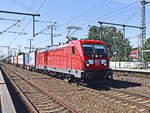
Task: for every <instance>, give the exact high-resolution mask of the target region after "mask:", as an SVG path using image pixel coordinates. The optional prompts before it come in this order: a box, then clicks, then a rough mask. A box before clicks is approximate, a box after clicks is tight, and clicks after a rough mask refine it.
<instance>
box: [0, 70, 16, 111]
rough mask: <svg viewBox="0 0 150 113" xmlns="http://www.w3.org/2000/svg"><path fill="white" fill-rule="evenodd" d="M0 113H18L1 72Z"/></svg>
mask: <svg viewBox="0 0 150 113" xmlns="http://www.w3.org/2000/svg"><path fill="white" fill-rule="evenodd" d="M0 113H16V110H15V107H14V104H13V102H12V99H11V96H10V94H9V91H8V89H7V86H6V84H5V80H4V78H3V75H2V72H1V70H0Z"/></svg>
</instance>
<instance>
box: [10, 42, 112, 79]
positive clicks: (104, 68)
mask: <svg viewBox="0 0 150 113" xmlns="http://www.w3.org/2000/svg"><path fill="white" fill-rule="evenodd" d="M11 63H12V64H14V65H16V66H17V67H21V68H25V69H28V70H34V71H37V72H42V73H47V74H49V75H51V76H55V77H59V78H65V79H68V80H84V81H91V80H97V79H101V78H106V79H112V78H113V73H112V70H111V69H110V68H109V56H108V53H107V50H106V47H105V43H104V42H103V41H95V40H76V41H70V42H69V43H68V44H65V45H62V46H58V47H53V48H50V49H48V50H40V51H35V52H32V53H24V54H23V55H19V56H13V57H12V58H11Z"/></svg>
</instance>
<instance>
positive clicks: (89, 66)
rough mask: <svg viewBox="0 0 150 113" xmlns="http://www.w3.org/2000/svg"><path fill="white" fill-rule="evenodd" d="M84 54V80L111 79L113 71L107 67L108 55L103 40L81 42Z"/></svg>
mask: <svg viewBox="0 0 150 113" xmlns="http://www.w3.org/2000/svg"><path fill="white" fill-rule="evenodd" d="M82 50H83V55H84V73H83V74H82V78H83V79H86V80H92V79H94V80H99V79H103V78H106V79H112V78H113V73H112V70H111V69H110V68H109V56H108V53H107V51H106V47H105V43H104V42H103V41H87V42H84V43H82Z"/></svg>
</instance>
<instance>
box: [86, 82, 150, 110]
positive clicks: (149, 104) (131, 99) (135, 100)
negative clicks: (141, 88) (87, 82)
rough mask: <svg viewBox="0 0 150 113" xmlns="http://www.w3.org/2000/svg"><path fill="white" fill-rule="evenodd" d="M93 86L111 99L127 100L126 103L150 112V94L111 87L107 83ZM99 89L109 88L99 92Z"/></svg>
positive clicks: (119, 101) (118, 101)
mask: <svg viewBox="0 0 150 113" xmlns="http://www.w3.org/2000/svg"><path fill="white" fill-rule="evenodd" d="M106 84H107V83H106ZM92 87H95V88H96V90H97V91H96V92H97V93H99V94H101V95H104V96H107V99H111V100H114V99H116V100H117V103H121V101H122V102H125V104H124V105H129V104H130V105H132V107H131V108H134V107H137V108H139V109H140V111H143V110H147V111H148V112H150V96H144V95H140V94H138V93H133V92H129V91H123V90H118V89H114V88H110V86H107V85H97V84H93V86H92ZM99 89H109V90H108V91H105V90H104V91H103V92H99ZM88 90H89V91H91V93H93V90H91V89H88ZM94 93H95V91H94Z"/></svg>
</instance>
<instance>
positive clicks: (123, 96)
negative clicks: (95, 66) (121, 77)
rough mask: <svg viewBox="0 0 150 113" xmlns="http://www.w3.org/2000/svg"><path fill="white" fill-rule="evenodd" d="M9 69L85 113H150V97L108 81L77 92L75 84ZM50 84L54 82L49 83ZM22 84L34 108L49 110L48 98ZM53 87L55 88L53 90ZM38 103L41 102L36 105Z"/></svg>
mask: <svg viewBox="0 0 150 113" xmlns="http://www.w3.org/2000/svg"><path fill="white" fill-rule="evenodd" d="M8 67H10V68H11V69H13V70H14V71H15V72H16V73H19V75H23V78H25V79H27V80H29V81H30V82H31V83H32V84H33V83H34V84H35V85H36V86H41V89H43V90H46V91H47V92H54V93H55V94H56V95H58V96H60V97H64V98H63V99H62V100H65V101H69V102H70V103H69V104H71V105H73V106H76V108H78V109H79V110H80V111H81V112H82V113H87V112H89V113H90V112H100V111H101V112H100V113H103V112H108V113H109V112H110V113H112V112H113V113H116V112H122V113H128V112H131V113H132V112H137V113H149V112H150V111H149V110H150V97H148V96H144V95H140V94H138V93H133V92H129V91H126V90H125V89H124V91H122V90H120V89H117V88H113V87H110V86H107V84H108V83H110V81H106V83H105V85H102V84H103V83H101V84H100V85H97V84H93V85H94V86H92V87H85V86H80V87H79V88H77V87H76V85H75V84H73V85H69V84H65V83H64V81H62V82H61V81H60V80H58V79H55V78H51V77H48V76H44V75H43V74H39V73H35V72H29V71H26V70H23V69H18V68H16V67H13V66H8ZM39 75H40V76H39ZM12 78H13V79H14V80H16V81H20V79H23V78H17V77H16V76H14V75H12ZM40 80H41V81H43V83H42V82H40ZM49 81H51V82H50V83H49ZM21 84H23V83H22V82H18V85H19V86H22V87H23V86H25V87H23V88H22V89H26V90H25V91H24V92H25V94H26V95H27V97H28V99H29V100H32V99H33V100H32V104H33V105H34V107H35V108H41V109H40V110H41V111H42V109H44V108H47V106H48V104H47V101H49V100H48V99H47V97H46V96H42V95H43V94H41V93H39V92H38V90H33V89H30V88H27V85H21ZM121 85H122V84H121ZM50 86H51V87H50ZM29 87H30V86H29ZM52 87H55V88H54V89H53V88H52ZM37 99H38V101H36V100H37ZM50 101H51V100H50ZM40 102H41V103H40ZM108 103H109V104H108ZM42 107H44V108H42ZM60 109H61V108H60Z"/></svg>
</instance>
